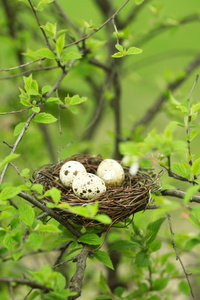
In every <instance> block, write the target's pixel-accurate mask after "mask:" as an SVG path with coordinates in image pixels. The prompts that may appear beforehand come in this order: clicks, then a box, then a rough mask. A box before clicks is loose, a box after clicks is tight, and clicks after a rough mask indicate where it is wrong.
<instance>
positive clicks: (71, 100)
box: [64, 95, 87, 106]
mask: <svg viewBox="0 0 200 300" xmlns="http://www.w3.org/2000/svg"><path fill="white" fill-rule="evenodd" d="M86 100H87V97H80V96H79V95H74V96H73V97H69V96H67V97H65V100H64V101H65V104H66V105H69V106H74V105H78V104H80V103H82V102H85V101H86Z"/></svg>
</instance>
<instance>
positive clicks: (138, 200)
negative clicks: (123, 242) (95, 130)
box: [33, 155, 160, 227]
mask: <svg viewBox="0 0 200 300" xmlns="http://www.w3.org/2000/svg"><path fill="white" fill-rule="evenodd" d="M69 160H75V161H78V162H80V163H82V164H83V165H84V167H85V168H86V170H87V172H89V173H93V174H96V171H97V168H98V166H99V164H100V163H101V161H102V160H103V159H102V158H101V156H90V155H75V156H71V157H69V158H67V159H65V160H63V161H62V162H61V163H59V164H56V163H55V164H48V165H45V166H43V167H41V168H40V169H39V170H37V171H35V173H34V174H33V179H34V183H39V184H42V185H43V192H44V193H45V192H46V191H47V190H49V189H51V188H53V187H56V188H57V189H59V190H60V192H61V199H60V203H67V204H69V205H70V206H85V205H86V204H94V203H95V201H98V214H105V215H107V216H109V217H110V218H111V220H112V223H111V225H114V224H116V223H119V222H124V223H125V226H126V224H127V222H128V221H127V220H128V218H129V217H130V216H131V215H134V214H135V213H136V212H138V211H141V210H145V209H146V208H147V206H148V204H149V203H150V200H151V193H155V192H156V191H158V190H159V189H160V186H159V178H160V175H156V174H154V173H153V172H152V170H146V171H144V170H143V171H141V170H140V171H139V172H138V173H137V174H136V175H134V176H131V175H130V173H129V168H127V167H123V169H124V173H125V180H124V182H123V183H122V185H121V186H120V187H107V190H106V192H104V193H102V194H100V195H98V196H97V197H94V198H92V199H89V200H85V199H81V198H78V197H77V196H76V195H75V194H74V193H73V191H72V189H71V188H67V187H65V186H64V185H63V184H62V183H61V181H60V179H59V172H60V168H61V167H62V165H63V164H64V163H65V162H67V161H69ZM44 201H48V202H53V200H52V198H51V197H44ZM56 211H57V212H58V213H59V214H61V215H62V216H63V217H64V218H67V219H68V220H71V221H72V222H74V223H76V224H79V225H83V226H85V227H87V226H97V225H102V224H101V223H99V222H97V221H95V220H91V219H88V218H85V217H82V216H79V215H77V214H73V213H71V212H68V211H66V210H65V211H63V210H61V209H57V208H56Z"/></svg>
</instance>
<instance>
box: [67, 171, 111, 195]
mask: <svg viewBox="0 0 200 300" xmlns="http://www.w3.org/2000/svg"><path fill="white" fill-rule="evenodd" d="M72 189H73V192H74V194H75V195H76V196H77V197H79V198H83V199H92V198H93V197H96V196H98V195H100V194H101V193H103V192H105V191H106V186H105V183H104V181H103V180H102V179H101V178H99V177H98V176H96V175H94V174H92V173H86V174H83V173H82V174H80V175H78V176H77V177H76V178H75V179H74V181H73V183H72Z"/></svg>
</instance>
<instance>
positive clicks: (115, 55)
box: [111, 52, 124, 58]
mask: <svg viewBox="0 0 200 300" xmlns="http://www.w3.org/2000/svg"><path fill="white" fill-rule="evenodd" d="M123 56H124V54H122V53H121V52H117V53H115V54H113V55H111V57H114V58H120V57H123Z"/></svg>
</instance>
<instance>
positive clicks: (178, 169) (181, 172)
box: [171, 163, 188, 178]
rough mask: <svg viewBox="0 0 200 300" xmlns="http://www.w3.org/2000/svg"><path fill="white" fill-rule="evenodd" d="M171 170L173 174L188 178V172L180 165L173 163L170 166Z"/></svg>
mask: <svg viewBox="0 0 200 300" xmlns="http://www.w3.org/2000/svg"><path fill="white" fill-rule="evenodd" d="M171 169H172V171H173V172H174V173H176V174H178V175H181V176H182V177H186V178H188V170H187V169H186V167H185V166H184V165H183V164H181V163H173V164H172V165H171Z"/></svg>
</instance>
